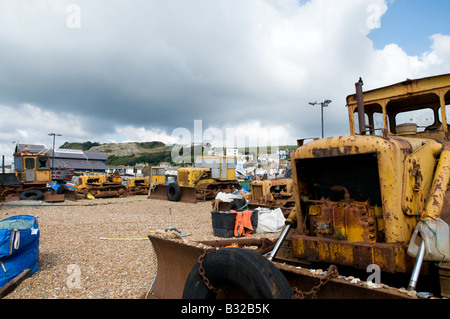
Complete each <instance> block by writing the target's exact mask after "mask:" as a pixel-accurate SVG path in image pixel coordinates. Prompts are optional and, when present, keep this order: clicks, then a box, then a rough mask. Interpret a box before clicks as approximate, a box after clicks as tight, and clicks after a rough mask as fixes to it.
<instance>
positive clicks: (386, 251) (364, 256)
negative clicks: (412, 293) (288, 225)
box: [291, 235, 412, 273]
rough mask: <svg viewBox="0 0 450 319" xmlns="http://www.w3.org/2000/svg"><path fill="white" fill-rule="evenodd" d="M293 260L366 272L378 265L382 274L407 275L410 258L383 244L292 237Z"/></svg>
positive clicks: (395, 246) (402, 249)
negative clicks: (321, 263) (334, 264)
mask: <svg viewBox="0 0 450 319" xmlns="http://www.w3.org/2000/svg"><path fill="white" fill-rule="evenodd" d="M291 240H292V247H293V250H294V256H295V257H296V258H300V259H306V260H308V261H310V262H326V263H336V264H338V265H345V266H353V267H355V268H357V269H366V268H367V266H369V265H370V264H377V265H379V266H380V268H381V270H382V271H386V272H392V273H394V272H408V271H410V270H411V269H412V258H411V257H409V256H407V254H406V250H405V247H404V245H402V244H385V243H365V242H349V241H342V240H335V239H329V238H320V237H313V236H306V235H292V237H291Z"/></svg>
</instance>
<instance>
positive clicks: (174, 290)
mask: <svg viewBox="0 0 450 319" xmlns="http://www.w3.org/2000/svg"><path fill="white" fill-rule="evenodd" d="M148 238H149V239H150V241H151V243H152V245H153V248H154V250H155V253H156V260H157V264H158V272H157V274H156V278H155V280H154V283H153V286H152V288H151V290H150V293H149V294H147V298H149V299H181V298H182V296H183V290H184V284H185V282H186V278H187V277H188V275H189V273H190V271H191V269H192V267H194V265H195V264H196V263H197V260H198V258H199V257H200V255H201V254H202V253H203V252H204V250H203V249H202V248H199V247H196V246H189V245H186V244H184V243H181V242H176V241H174V240H170V239H163V238H160V237H157V236H152V235H149V236H148Z"/></svg>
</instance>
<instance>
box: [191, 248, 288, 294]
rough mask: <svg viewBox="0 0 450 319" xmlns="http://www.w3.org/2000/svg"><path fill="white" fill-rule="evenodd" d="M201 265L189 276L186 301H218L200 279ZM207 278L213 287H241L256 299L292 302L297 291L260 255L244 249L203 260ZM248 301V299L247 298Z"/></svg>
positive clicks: (227, 250)
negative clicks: (227, 285)
mask: <svg viewBox="0 0 450 319" xmlns="http://www.w3.org/2000/svg"><path fill="white" fill-rule="evenodd" d="M199 267H200V265H199V263H197V264H195V265H194V267H193V268H192V270H191V272H190V273H189V276H188V278H187V279H186V283H185V286H184V291H183V298H184V299H214V298H215V297H216V294H215V293H214V292H213V291H212V290H210V289H208V287H206V285H205V283H204V282H203V279H202V277H201V276H200V274H199V272H198V270H199ZM203 268H204V269H205V276H206V277H207V278H208V280H209V281H210V282H211V285H212V286H213V287H216V288H219V287H220V285H221V283H227V284H231V285H232V286H235V287H236V286H237V287H239V288H240V289H241V290H242V291H244V292H245V293H246V295H248V296H249V297H250V298H253V299H290V298H291V297H292V295H293V291H292V288H291V286H290V285H289V282H288V281H287V279H286V277H284V275H283V274H282V273H281V271H280V270H279V269H278V268H277V267H275V265H274V264H272V263H271V262H270V261H268V260H267V259H266V258H264V257H263V256H261V255H260V254H258V253H256V252H254V251H251V250H248V249H243V248H223V249H219V250H215V251H213V252H211V253H209V254H207V255H206V256H205V258H204V260H203ZM246 297H247V296H246Z"/></svg>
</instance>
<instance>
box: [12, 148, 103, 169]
mask: <svg viewBox="0 0 450 319" xmlns="http://www.w3.org/2000/svg"><path fill="white" fill-rule="evenodd" d="M24 150H29V151H30V152H31V153H44V154H45V153H47V154H49V155H50V166H51V167H52V168H55V169H58V168H73V169H74V171H75V172H85V171H90V172H99V173H104V172H106V170H107V169H108V166H106V160H107V158H106V155H105V154H103V153H99V152H85V151H82V150H72V149H56V150H55V157H54V160H53V150H52V149H51V148H45V147H44V145H32V144H18V145H17V146H16V151H19V152H21V151H24Z"/></svg>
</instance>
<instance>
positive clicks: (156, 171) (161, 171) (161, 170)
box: [152, 168, 166, 176]
mask: <svg viewBox="0 0 450 319" xmlns="http://www.w3.org/2000/svg"><path fill="white" fill-rule="evenodd" d="M165 174H166V171H165V169H164V168H153V169H152V175H153V176H164V175H165Z"/></svg>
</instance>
